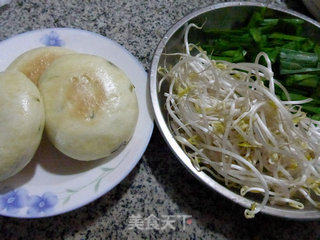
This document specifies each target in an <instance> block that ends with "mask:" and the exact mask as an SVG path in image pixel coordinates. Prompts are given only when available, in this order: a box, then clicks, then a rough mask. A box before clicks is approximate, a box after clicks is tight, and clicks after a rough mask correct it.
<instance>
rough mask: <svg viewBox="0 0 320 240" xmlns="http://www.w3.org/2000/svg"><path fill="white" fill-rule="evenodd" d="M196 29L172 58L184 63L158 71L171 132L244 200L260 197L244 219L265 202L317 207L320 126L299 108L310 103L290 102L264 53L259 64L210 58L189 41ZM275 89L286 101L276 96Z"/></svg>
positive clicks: (204, 168)
mask: <svg viewBox="0 0 320 240" xmlns="http://www.w3.org/2000/svg"><path fill="white" fill-rule="evenodd" d="M192 27H195V28H198V29H199V28H200V27H197V26H196V25H194V24H190V25H189V26H188V27H187V28H186V32H185V37H184V42H185V47H186V52H185V53H176V54H171V55H174V56H177V57H179V61H178V62H177V63H176V64H175V65H174V66H173V67H171V68H169V67H167V66H164V68H161V69H159V73H161V74H162V76H163V77H162V79H161V81H160V86H159V89H160V88H161V84H163V82H164V81H168V83H169V88H168V92H166V93H165V95H164V96H165V97H166V102H165V107H166V110H167V111H168V115H169V119H170V128H171V130H172V132H173V134H174V136H175V138H176V140H177V141H178V142H179V143H180V144H181V147H182V148H183V150H184V151H185V152H186V154H187V155H188V156H189V157H190V160H191V162H192V164H193V165H194V167H195V168H196V169H197V170H198V171H205V172H207V173H208V174H211V175H212V176H213V177H215V178H216V179H218V180H223V181H224V182H225V184H226V185H227V186H231V187H237V188H239V189H240V193H241V195H242V196H245V195H246V194H248V193H255V194H260V195H263V200H262V202H261V203H259V204H258V203H257V202H254V203H253V204H252V205H251V207H250V209H246V210H245V216H246V217H247V218H252V217H254V215H255V214H256V213H258V212H259V211H261V210H262V209H263V208H264V207H265V206H266V204H268V203H269V204H271V205H272V204H279V205H283V204H287V205H288V206H290V207H293V208H296V209H303V208H304V205H305V204H304V202H306V201H307V202H309V203H310V204H311V205H313V206H315V207H319V206H320V204H319V202H318V201H317V196H320V178H319V177H320V172H319V171H320V148H319V144H320V127H319V124H320V122H319V121H314V120H311V119H309V118H308V117H306V114H305V113H304V112H302V111H301V106H299V105H298V104H304V103H307V102H310V101H312V99H310V98H308V99H305V100H301V101H291V100H290V98H289V93H288V91H287V90H286V89H285V87H284V86H283V85H282V84H281V83H280V82H278V81H277V80H275V79H274V78H273V75H274V74H273V71H272V66H271V61H270V60H269V57H268V55H267V54H266V53H263V52H261V53H259V54H258V55H257V57H256V60H255V63H231V62H226V61H215V60H212V59H210V58H209V57H208V55H207V54H206V52H204V51H203V50H202V49H201V48H199V47H197V46H196V45H194V44H192V43H189V42H188V34H189V30H190V28H192ZM261 58H264V59H265V60H266V62H267V66H263V65H261V64H260V63H259V62H260V60H261ZM267 85H268V86H267ZM275 86H278V87H279V88H280V89H281V90H282V91H283V92H284V94H285V95H286V96H288V100H287V101H281V100H280V99H279V98H278V97H277V96H276V94H275Z"/></svg>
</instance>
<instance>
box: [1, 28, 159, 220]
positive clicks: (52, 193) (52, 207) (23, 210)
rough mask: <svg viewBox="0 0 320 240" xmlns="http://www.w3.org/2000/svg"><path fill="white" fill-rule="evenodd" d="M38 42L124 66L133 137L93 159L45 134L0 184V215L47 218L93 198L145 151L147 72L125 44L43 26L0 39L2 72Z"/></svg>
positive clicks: (148, 113) (149, 117)
mask: <svg viewBox="0 0 320 240" xmlns="http://www.w3.org/2000/svg"><path fill="white" fill-rule="evenodd" d="M41 46H63V47H66V48H69V49H72V50H75V51H77V52H80V53H89V54H94V55H99V56H102V57H104V58H106V59H108V60H109V61H111V62H112V63H114V64H115V65H117V66H118V67H119V68H121V69H122V70H123V71H125V73H126V74H127V76H128V77H129V79H130V80H131V82H132V83H133V84H134V85H135V87H136V94H137V97H138V102H139V118H138V123H137V126H136V129H135V132H134V135H133V137H132V139H131V140H130V142H129V143H128V145H126V146H125V147H124V148H123V149H122V150H121V151H120V152H118V153H117V154H116V155H114V156H112V157H109V158H107V159H103V160H98V161H92V162H80V161H76V160H73V159H70V158H68V157H67V156H65V155H63V154H62V153H60V152H59V151H58V150H56V149H55V148H54V147H53V146H52V145H51V144H50V142H49V141H48V140H47V139H46V137H43V139H42V142H41V145H40V147H39V149H38V151H37V153H36V154H35V156H34V158H33V159H32V161H31V162H30V164H29V165H28V166H27V167H26V168H25V169H24V170H23V171H21V172H20V173H19V174H17V175H15V176H13V177H12V178H10V179H8V180H6V181H4V182H1V183H0V215H4V216H10V217H19V218H38V217H48V216H53V215H57V214H61V213H65V212H68V211H71V210H74V209H76V208H79V207H81V206H83V205H85V204H88V203H90V202H92V201H93V200H95V199H97V198H98V197H100V196H102V195H103V194H105V193H107V192H108V191H110V190H111V189H112V188H113V187H115V186H116V185H117V184H118V183H119V182H120V181H121V180H122V179H123V178H125V177H126V176H127V175H128V174H129V172H130V171H131V170H132V169H133V168H134V166H135V165H136V164H137V163H138V161H139V159H140V158H141V156H142V154H143V153H144V151H145V149H146V147H147V145H148V142H149V140H150V137H151V134H152V130H153V119H152V114H151V110H150V109H151V108H150V103H149V88H148V87H147V85H148V82H147V74H146V72H145V71H144V68H143V67H142V65H141V64H140V63H139V62H138V61H137V60H136V59H135V58H134V57H133V56H132V55H131V54H130V53H129V52H128V51H127V50H126V49H124V48H123V47H122V46H120V45H119V44H117V43H115V42H114V41H112V40H110V39H107V38H105V37H103V36H100V35H98V34H95V33H91V32H87V31H83V30H78V29H70V28H52V29H42V30H37V31H31V32H27V33H23V34H19V35H17V36H14V37H12V38H10V39H8V40H5V41H2V42H0V71H3V70H5V69H6V67H7V66H8V65H9V64H10V63H11V62H12V61H13V60H14V59H15V58H16V57H18V56H19V55H20V54H22V53H23V52H25V51H27V50H30V49H33V48H37V47H41Z"/></svg>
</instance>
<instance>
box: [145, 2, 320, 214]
mask: <svg viewBox="0 0 320 240" xmlns="http://www.w3.org/2000/svg"><path fill="white" fill-rule="evenodd" d="M242 6H251V7H266V8H269V9H272V10H275V11H280V12H283V13H286V14H289V15H292V16H295V17H298V18H301V19H303V20H305V21H306V22H309V23H310V24H313V25H315V26H316V27H318V28H320V24H319V23H318V22H316V21H315V20H313V19H311V18H309V17H307V16H305V15H303V14H301V13H298V12H295V11H293V10H290V9H285V8H283V7H278V6H274V5H272V4H265V3H253V2H243V1H240V2H227V3H218V4H213V5H209V6H207V7H204V8H200V9H198V10H195V11H193V12H191V13H189V14H187V15H186V16H185V17H183V18H181V19H180V20H179V21H177V22H176V23H175V24H174V25H173V26H172V27H171V28H170V29H169V30H168V31H167V32H166V34H165V35H164V37H163V38H162V39H161V41H160V42H159V44H158V46H157V48H156V50H155V52H154V55H153V59H152V62H151V68H150V72H149V80H150V95H151V101H152V106H153V110H154V115H155V120H156V123H157V126H158V128H159V130H160V132H161V134H162V136H163V138H164V139H165V141H166V143H167V144H168V146H169V147H170V149H171V151H172V152H173V153H174V154H175V156H176V157H177V158H178V159H179V161H180V162H181V163H182V164H183V165H184V166H185V167H186V168H187V169H188V171H189V172H190V173H191V174H192V175H194V176H195V177H196V178H197V179H198V180H199V181H200V182H202V183H204V184H205V185H207V186H208V187H210V188H211V189H213V190H215V191H216V192H218V193H220V194H221V195H223V196H224V197H226V198H228V199H230V200H231V201H233V202H235V203H237V204H239V205H241V206H242V207H245V208H250V206H251V204H252V203H253V201H252V200H250V199H247V198H245V197H242V196H241V195H240V194H237V193H236V192H233V191H232V190H230V189H228V188H227V187H225V186H224V185H222V184H220V183H219V182H217V181H216V180H215V179H214V178H213V177H210V176H209V175H207V174H206V173H204V172H198V171H197V170H196V169H195V168H194V167H193V165H192V164H191V161H190V159H189V157H188V156H187V155H186V154H185V153H184V151H183V150H182V148H181V147H180V145H179V144H178V143H177V142H176V140H175V139H174V137H173V135H172V133H171V131H170V130H169V128H168V126H167V124H166V121H165V118H164V116H163V114H162V112H161V108H160V104H159V98H158V83H157V69H158V64H159V60H160V57H161V54H162V52H163V50H164V48H165V46H166V44H167V42H168V41H169V39H170V38H171V37H172V36H173V34H174V33H175V32H176V31H177V30H178V29H179V28H180V27H182V26H183V25H184V24H185V23H186V22H188V21H190V20H191V19H193V18H195V17H197V16H199V15H201V14H203V13H206V12H209V11H213V10H217V9H221V8H228V7H242ZM261 212H262V213H264V214H268V215H272V216H276V217H282V218H288V219H298V220H315V219H320V211H318V210H294V209H292V210H290V209H281V208H277V207H272V206H270V205H267V206H266V207H265V208H263V209H262V210H261Z"/></svg>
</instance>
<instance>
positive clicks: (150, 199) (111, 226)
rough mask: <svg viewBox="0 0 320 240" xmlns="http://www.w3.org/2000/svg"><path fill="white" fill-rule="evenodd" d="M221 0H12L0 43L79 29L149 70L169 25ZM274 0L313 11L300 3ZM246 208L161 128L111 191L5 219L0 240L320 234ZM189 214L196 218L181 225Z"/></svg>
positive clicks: (0, 13) (2, 12)
mask: <svg viewBox="0 0 320 240" xmlns="http://www.w3.org/2000/svg"><path fill="white" fill-rule="evenodd" d="M217 2H222V1H214V0H148V1H147V0H132V1H121V0H113V1H99V0H86V1H81V0H78V1H76V0H70V1H57V0H50V1H46V0H41V1H23V0H19V1H15V0H14V1H13V2H11V4H10V5H9V6H6V7H3V8H0V40H4V39H6V38H9V37H11V36H13V35H15V34H18V33H22V32H25V31H30V30H33V29H39V28H47V27H73V28H81V29H85V30H89V31H92V32H96V33H99V34H101V35H104V36H107V37H108V38H111V39H113V40H115V41H117V42H118V43H120V44H121V45H123V46H124V47H125V48H126V49H128V50H129V51H130V52H131V53H132V54H133V55H134V56H135V57H137V58H138V59H139V60H140V61H141V62H142V64H143V65H144V67H145V69H146V71H148V70H149V67H150V62H151V59H152V54H153V52H154V50H155V48H156V46H157V43H158V42H159V40H160V39H161V37H162V36H163V35H164V33H165V32H166V31H167V30H168V29H169V27H170V26H171V25H172V24H173V23H175V22H176V21H177V20H179V19H180V18H182V17H183V16H184V15H186V14H187V13H189V12H191V11H192V10H194V9H197V8H200V7H204V6H207V5H209V4H212V3H217ZM259 2H265V1H259ZM274 2H275V4H277V5H280V6H283V7H289V8H293V9H295V10H298V11H300V12H303V13H306V14H307V11H306V10H305V8H304V7H303V5H302V4H301V3H300V0H290V1H289V0H288V1H274ZM243 211H244V209H243V208H242V207H240V206H238V205H235V204H233V203H232V202H230V201H229V200H227V199H225V198H224V197H222V196H220V195H219V194H217V193H215V192H213V191H211V190H210V189H209V188H207V187H206V186H204V185H202V184H201V183H200V182H199V181H197V180H196V179H195V178H194V177H193V176H191V175H190V174H189V173H188V172H187V170H186V169H185V168H184V167H183V166H182V165H181V164H180V163H179V162H178V160H177V159H176V158H175V157H174V156H173V154H172V153H171V152H170V150H169V148H168V147H167V146H166V144H165V142H164V140H163V139H162V137H161V135H160V133H159V131H158V130H157V128H156V127H155V129H154V132H153V135H152V138H151V141H150V144H149V146H148V148H147V150H146V152H145V154H144V156H143V157H142V159H141V161H140V162H139V164H138V165H137V166H136V167H135V168H134V170H133V171H132V172H131V173H130V174H129V176H128V177H126V178H125V179H124V180H123V181H122V182H121V183H120V184H119V185H118V186H117V187H115V188H114V189H113V190H112V191H110V192H109V193H107V194H106V195H104V196H103V197H101V198H99V199H98V200H96V201H94V202H93V203H91V204H89V205H87V206H85V207H82V208H80V209H78V210H75V211H72V212H70V213H67V214H63V215H60V216H56V217H51V218H45V219H38V220H21V219H10V218H6V217H0V239H219V240H220V239H256V240H258V239H299V240H302V239H320V224H319V222H316V221H314V222H298V221H288V220H284V219H280V218H275V217H269V216H266V215H262V214H259V215H257V216H256V218H255V219H252V220H246V219H245V218H244V217H243ZM139 214H140V216H141V218H144V219H145V218H147V217H149V216H154V217H156V218H165V215H169V216H171V217H174V218H176V219H175V222H173V227H172V228H174V229H171V228H169V227H168V228H165V229H163V230H157V229H154V228H153V229H149V230H147V229H141V230H140V229H138V228H136V227H134V228H133V229H131V228H132V221H133V220H134V219H137V218H135V217H134V216H138V215H139ZM178 215H180V218H179V219H178ZM186 215H189V216H191V219H189V220H188V221H187V222H186V224H185V226H184V227H183V224H182V218H183V216H186Z"/></svg>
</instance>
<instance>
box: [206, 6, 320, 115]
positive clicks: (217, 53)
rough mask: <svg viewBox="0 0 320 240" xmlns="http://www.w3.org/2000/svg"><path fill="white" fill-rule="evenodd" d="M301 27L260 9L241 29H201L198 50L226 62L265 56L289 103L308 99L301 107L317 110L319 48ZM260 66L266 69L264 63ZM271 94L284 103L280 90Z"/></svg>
mask: <svg viewBox="0 0 320 240" xmlns="http://www.w3.org/2000/svg"><path fill="white" fill-rule="evenodd" d="M304 24H305V21H304V20H302V19H298V18H282V17H279V18H274V17H270V15H269V13H268V11H267V9H266V8H262V9H261V10H259V11H254V12H253V13H252V15H251V17H250V18H249V19H248V20H247V22H245V23H244V24H243V25H242V27H237V28H236V29H218V28H210V29H205V30H204V37H203V38H202V39H204V40H203V42H201V43H200V46H201V47H202V48H203V49H204V50H205V51H207V53H208V54H210V56H211V58H212V59H215V60H225V61H229V62H254V61H255V58H256V56H257V54H258V53H259V52H265V53H266V54H268V56H269V58H270V60H271V62H272V64H273V65H272V68H273V71H274V73H275V78H276V79H278V80H279V81H280V82H281V83H282V84H283V85H284V86H285V87H286V88H287V89H288V91H289V92H290V93H291V94H293V97H294V98H292V99H293V100H302V99H306V98H308V97H312V98H313V99H314V101H312V102H310V103H307V104H304V105H305V106H306V107H314V108H318V107H319V108H320V84H319V83H320V44H319V43H318V42H316V41H314V40H313V39H311V38H309V36H308V35H305V34H304ZM238 26H239V25H238ZM260 63H261V64H264V65H266V62H265V61H264V60H262V61H261V62H260ZM275 90H276V94H278V95H279V96H280V98H281V99H283V100H284V99H285V96H284V95H283V93H282V91H281V89H279V88H278V87H276V89H275ZM297 97H299V99H297ZM305 111H307V112H308V116H313V115H315V114H317V113H316V112H315V111H314V109H313V110H312V111H311V110H310V109H308V110H305ZM319 116H320V115H319ZM319 116H318V117H319Z"/></svg>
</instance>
